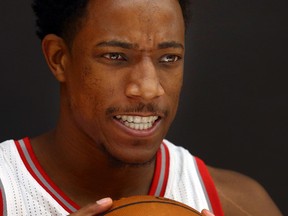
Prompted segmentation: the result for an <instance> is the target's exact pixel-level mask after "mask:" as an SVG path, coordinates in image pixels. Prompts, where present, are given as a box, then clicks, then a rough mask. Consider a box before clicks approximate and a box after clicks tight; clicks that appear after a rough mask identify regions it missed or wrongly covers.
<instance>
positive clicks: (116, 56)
mask: <svg viewBox="0 0 288 216" xmlns="http://www.w3.org/2000/svg"><path fill="white" fill-rule="evenodd" d="M103 57H104V58H106V59H108V60H113V61H125V60H126V58H125V57H124V56H123V54H121V53H106V54H104V55H103Z"/></svg>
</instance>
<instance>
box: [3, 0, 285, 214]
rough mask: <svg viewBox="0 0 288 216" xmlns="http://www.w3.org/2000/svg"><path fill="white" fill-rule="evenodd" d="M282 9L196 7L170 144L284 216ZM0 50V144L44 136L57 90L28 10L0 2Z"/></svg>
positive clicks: (237, 2)
mask: <svg viewBox="0 0 288 216" xmlns="http://www.w3.org/2000/svg"><path fill="white" fill-rule="evenodd" d="M164 2H165V1H163V3H164ZM285 4H286V3H285V1H280V0H279V1H274V0H195V1H194V5H193V14H194V18H193V23H192V26H191V27H190V28H189V29H188V35H187V56H186V69H185V82H184V87H183V93H182V97H181V104H180V108H179V109H180V110H179V113H178V116H177V118H176V120H175V122H174V124H173V126H172V128H171V131H170V133H169V134H168V138H169V139H170V140H172V141H173V142H175V143H176V144H178V145H183V146H185V147H187V148H188V149H189V150H190V151H191V152H192V153H193V154H194V155H197V156H199V157H201V158H202V159H204V160H205V162H206V163H208V164H210V165H214V166H218V167H222V168H228V169H233V170H236V171H239V172H242V173H244V174H247V175H249V176H251V177H253V178H255V179H256V180H258V181H259V182H260V183H261V184H262V185H263V186H264V187H265V188H266V189H267V190H268V192H269V193H270V194H271V196H272V197H273V199H274V200H275V201H276V203H277V204H278V206H279V207H280V208H281V210H282V211H283V213H284V215H288V207H287V206H288V195H287V194H288V187H287V183H288V174H287V171H288V168H287V165H288V159H287V155H288V150H287V144H288V135H287V128H288V127H287V125H288V114H287V112H288V87H287V78H288V76H287V73H288V70H287V69H288V67H287V51H288V49H287V40H288V37H287V30H288V29H287V28H288V25H287V21H288V19H287V18H288V17H287V15H286V14H287V7H286V5H285ZM0 47H1V49H0V57H1V58H0V68H1V78H0V80H1V84H0V99H1V104H0V122H1V127H0V140H5V139H10V138H21V137H23V136H35V135H37V134H39V133H42V132H44V131H46V130H49V129H51V128H52V127H53V126H54V125H55V122H56V119H57V113H58V99H59V95H58V84H57V82H56V81H55V80H54V78H53V76H52V75H51V73H50V72H49V70H48V68H47V66H46V64H45V62H44V58H43V57H42V54H41V45H40V41H39V40H38V39H37V38H36V36H35V34H34V17H33V14H32V11H31V9H30V1H18V0H17V1H16V0H1V1H0Z"/></svg>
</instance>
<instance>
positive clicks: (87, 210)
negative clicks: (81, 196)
mask: <svg viewBox="0 0 288 216" xmlns="http://www.w3.org/2000/svg"><path fill="white" fill-rule="evenodd" d="M111 206H112V199H111V198H109V197H108V198H103V199H101V200H98V201H96V202H95V203H91V204H89V205H87V206H85V207H83V208H81V209H80V210H79V211H77V212H75V213H73V214H71V215H70V216H93V215H98V214H100V213H103V212H105V211H107V210H108V209H109V208H111Z"/></svg>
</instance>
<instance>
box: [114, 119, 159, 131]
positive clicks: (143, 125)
mask: <svg viewBox="0 0 288 216" xmlns="http://www.w3.org/2000/svg"><path fill="white" fill-rule="evenodd" d="M114 118H115V119H116V120H117V121H119V122H121V123H122V124H123V125H125V126H126V127H128V128H131V129H133V130H139V131H143V130H149V129H150V128H152V127H153V125H154V123H155V122H156V121H157V120H158V119H160V117H159V116H132V115H117V116H115V117H114Z"/></svg>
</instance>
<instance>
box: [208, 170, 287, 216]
mask: <svg viewBox="0 0 288 216" xmlns="http://www.w3.org/2000/svg"><path fill="white" fill-rule="evenodd" d="M208 170H209V172H210V174H211V177H212V179H213V181H214V183H215V186H216V189H217V191H218V194H219V198H220V201H221V204H222V206H223V210H224V213H225V215H233V216H238V215H239V216H244V215H253V216H257V215H259V216H260V215H261V216H262V215H271V216H281V215H282V214H281V212H280V211H279V209H278V208H277V206H276V205H275V203H274V202H273V200H272V199H271V197H270V196H269V194H268V193H267V192H266V191H265V189H264V188H263V187H262V186H261V185H260V184H259V183H258V182H256V181H255V180H254V179H252V178H250V177H248V176H245V175H243V174H240V173H238V172H234V171H230V170H224V169H218V168H213V167H208Z"/></svg>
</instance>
